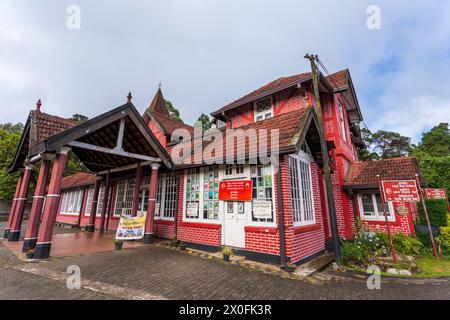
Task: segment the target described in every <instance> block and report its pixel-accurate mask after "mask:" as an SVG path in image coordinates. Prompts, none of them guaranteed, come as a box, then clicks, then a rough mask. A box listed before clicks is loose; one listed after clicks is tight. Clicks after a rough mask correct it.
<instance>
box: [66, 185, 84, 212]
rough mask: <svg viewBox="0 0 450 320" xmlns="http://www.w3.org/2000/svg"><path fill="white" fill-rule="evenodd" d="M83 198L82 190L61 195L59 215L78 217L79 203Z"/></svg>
mask: <svg viewBox="0 0 450 320" xmlns="http://www.w3.org/2000/svg"><path fill="white" fill-rule="evenodd" d="M82 198H83V191H82V190H73V191H69V192H64V193H63V198H62V204H61V214H63V215H78V214H79V213H80V209H81V201H82Z"/></svg>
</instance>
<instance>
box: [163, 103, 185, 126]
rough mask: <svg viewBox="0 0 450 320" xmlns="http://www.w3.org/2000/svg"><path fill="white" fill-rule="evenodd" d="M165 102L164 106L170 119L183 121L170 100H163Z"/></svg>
mask: <svg viewBox="0 0 450 320" xmlns="http://www.w3.org/2000/svg"><path fill="white" fill-rule="evenodd" d="M164 101H165V103H166V108H167V110H168V111H169V115H170V117H171V118H172V119H174V120H176V121H180V122H182V123H183V119H181V116H180V111H178V109H177V108H175V107H174V106H173V104H172V102H170V101H169V100H164Z"/></svg>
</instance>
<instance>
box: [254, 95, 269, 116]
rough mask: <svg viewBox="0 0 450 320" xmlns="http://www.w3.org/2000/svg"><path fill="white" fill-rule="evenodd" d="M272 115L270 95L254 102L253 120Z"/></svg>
mask: <svg viewBox="0 0 450 320" xmlns="http://www.w3.org/2000/svg"><path fill="white" fill-rule="evenodd" d="M272 117H273V108H272V97H267V98H264V99H260V100H258V101H256V102H255V122H256V121H262V120H265V119H269V118H272Z"/></svg>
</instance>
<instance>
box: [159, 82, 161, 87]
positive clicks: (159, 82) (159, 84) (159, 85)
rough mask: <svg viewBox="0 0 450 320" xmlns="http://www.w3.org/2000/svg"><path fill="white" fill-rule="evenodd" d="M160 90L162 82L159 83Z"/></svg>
mask: <svg viewBox="0 0 450 320" xmlns="http://www.w3.org/2000/svg"><path fill="white" fill-rule="evenodd" d="M159 88H160V89H161V81H160V82H159Z"/></svg>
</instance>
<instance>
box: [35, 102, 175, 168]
mask: <svg viewBox="0 0 450 320" xmlns="http://www.w3.org/2000/svg"><path fill="white" fill-rule="evenodd" d="M64 146H68V147H70V148H71V150H72V152H73V153H74V154H75V155H76V156H77V157H78V159H79V160H80V161H81V162H82V163H83V164H84V165H85V166H86V168H87V169H88V170H89V171H91V172H93V173H97V174H99V173H100V174H104V173H106V172H107V171H108V170H113V169H114V170H113V171H117V169H118V168H130V169H131V168H132V167H133V166H134V167H135V166H136V165H137V164H138V163H148V164H150V163H155V162H157V163H161V164H163V165H165V166H166V167H167V168H172V163H171V160H170V157H169V155H168V154H167V153H166V151H165V150H164V148H163V147H162V146H161V144H160V143H159V141H158V140H157V139H156V137H155V136H154V135H153V133H152V132H151V131H150V129H149V128H148V127H147V125H146V124H145V122H144V121H143V119H142V117H141V116H140V115H139V113H138V112H137V110H136V108H135V107H134V106H133V104H132V103H131V102H128V103H126V104H124V105H122V106H120V107H117V108H115V109H113V110H111V111H109V112H106V113H104V114H102V115H100V116H97V117H95V118H93V119H90V120H88V121H85V122H82V123H80V124H78V125H76V126H73V127H71V128H69V129H67V130H64V131H62V132H60V133H57V134H54V135H52V136H50V137H48V138H47V139H45V140H43V141H41V142H39V143H37V144H35V145H33V146H31V147H30V150H29V155H28V156H29V159H30V161H31V162H33V161H36V160H38V159H39V158H40V155H42V154H44V153H55V152H56V151H57V150H58V149H60V148H61V147H64Z"/></svg>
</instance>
